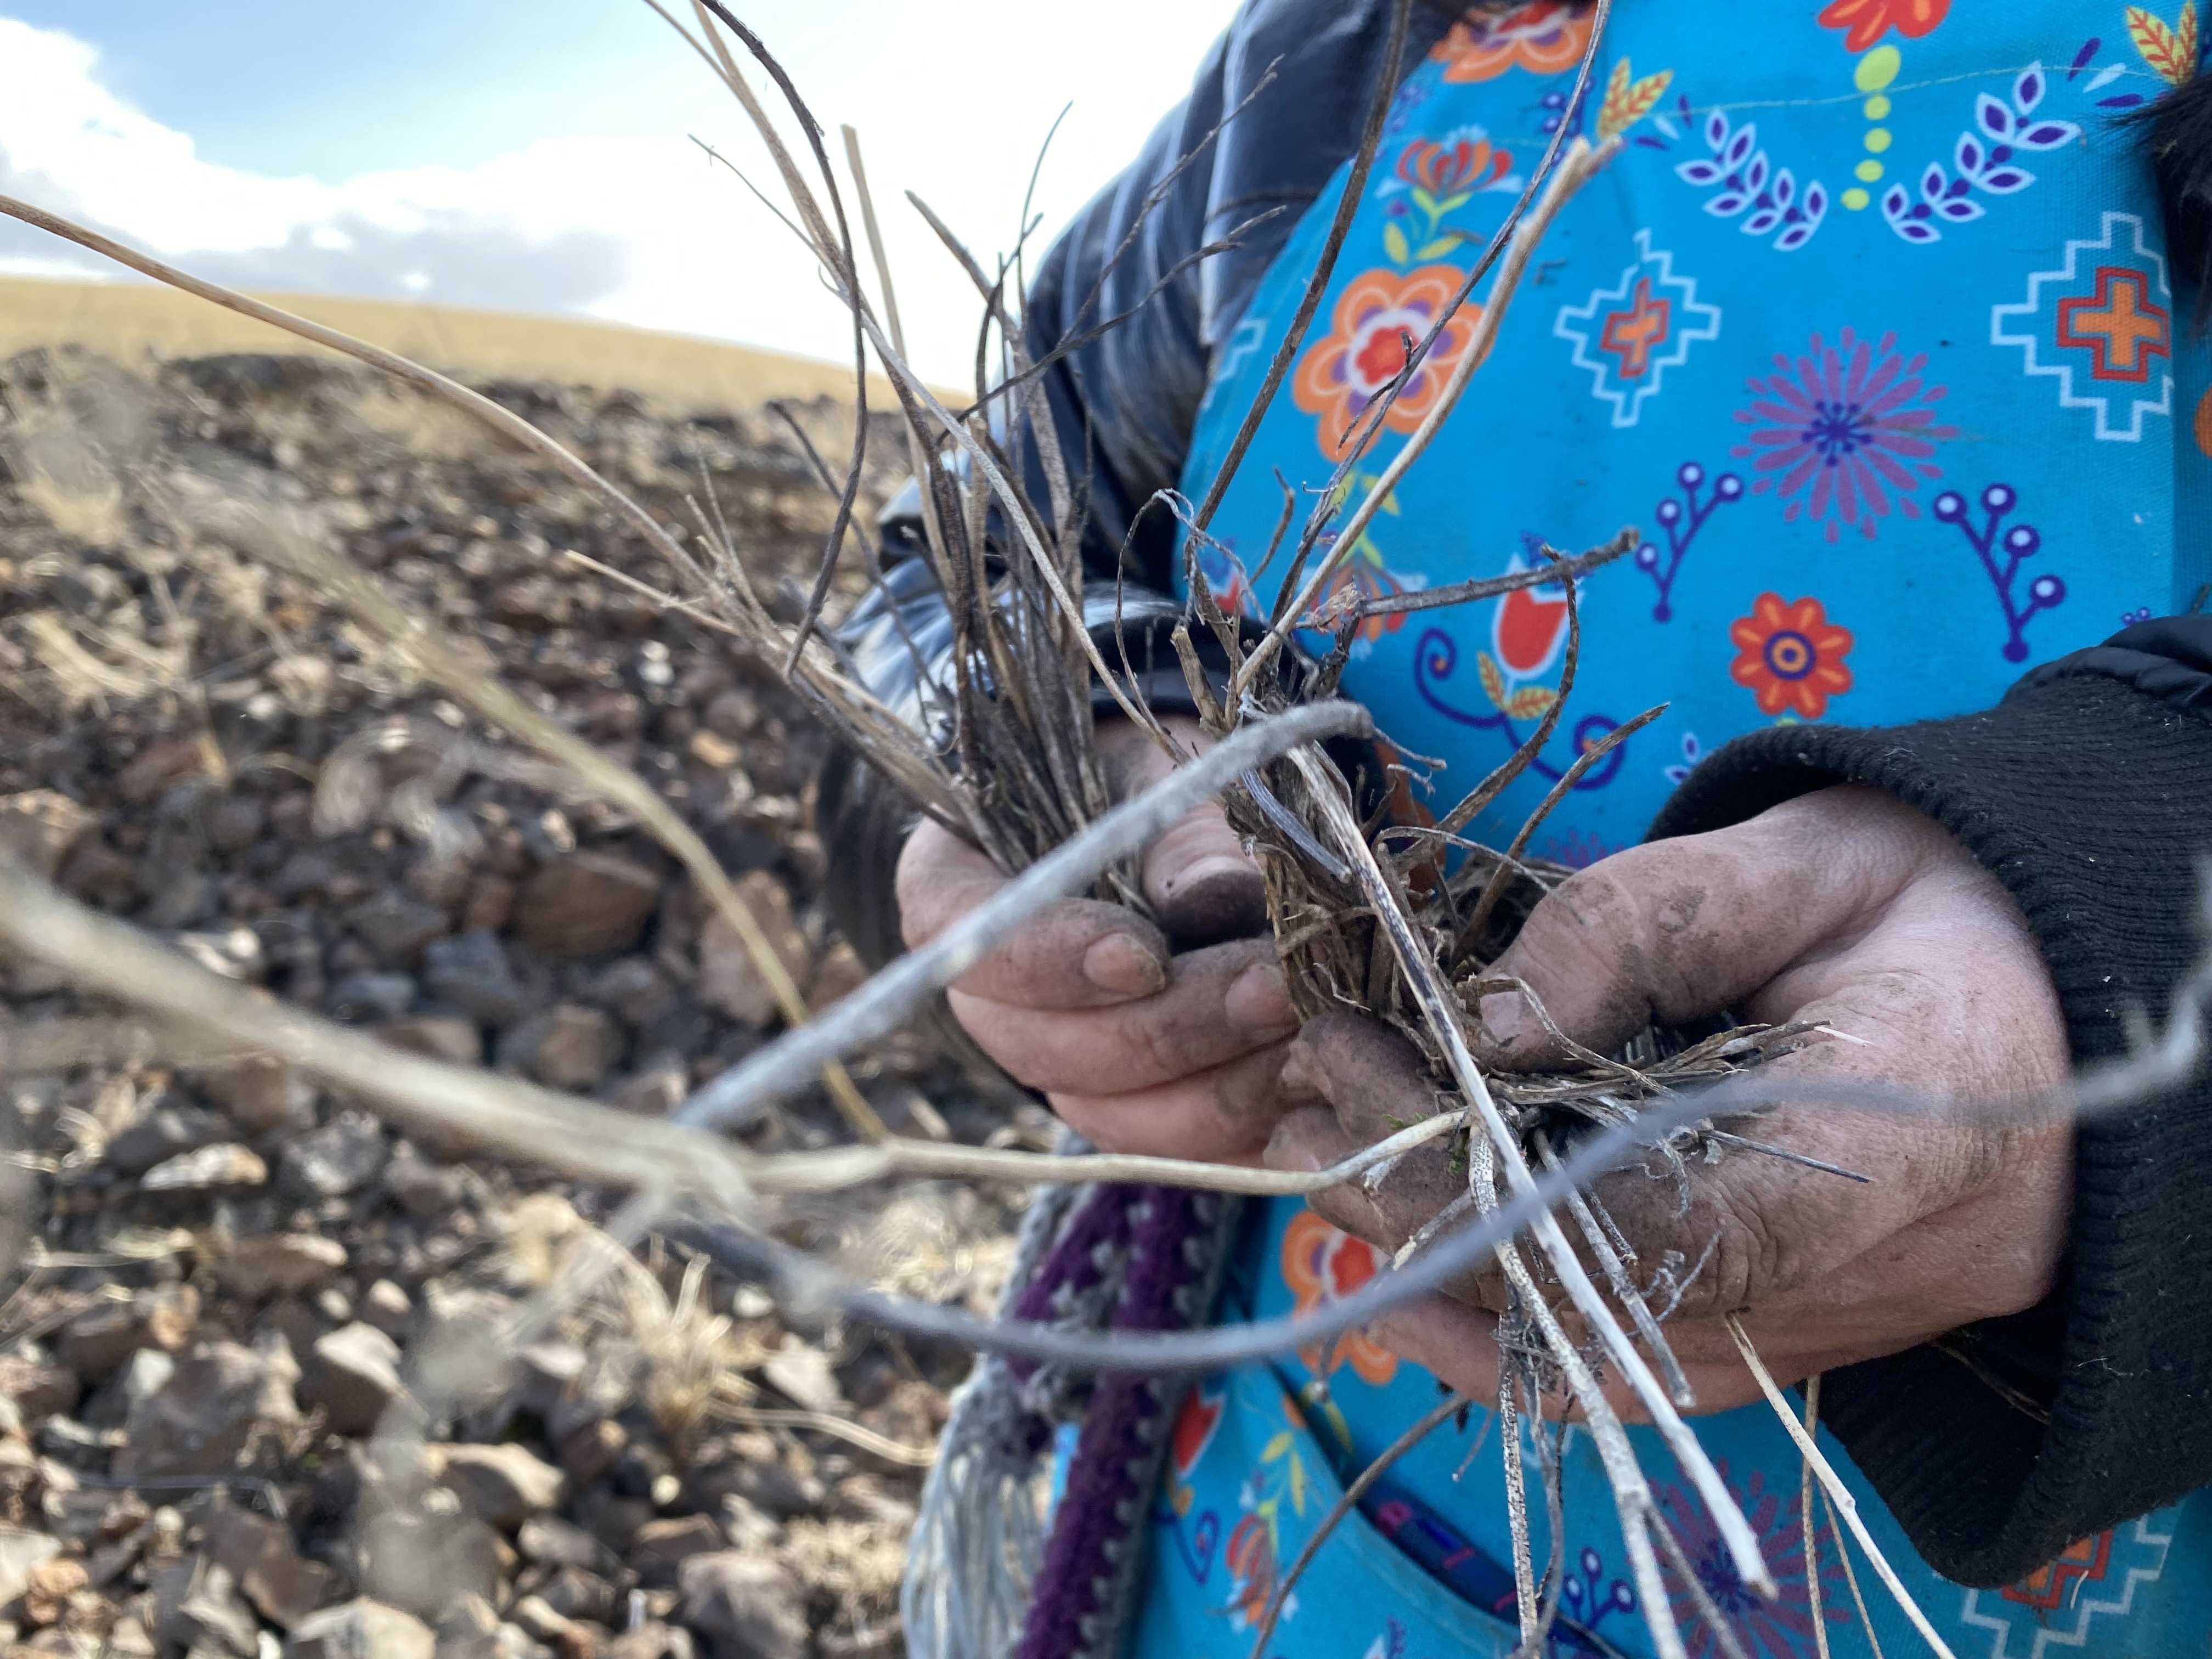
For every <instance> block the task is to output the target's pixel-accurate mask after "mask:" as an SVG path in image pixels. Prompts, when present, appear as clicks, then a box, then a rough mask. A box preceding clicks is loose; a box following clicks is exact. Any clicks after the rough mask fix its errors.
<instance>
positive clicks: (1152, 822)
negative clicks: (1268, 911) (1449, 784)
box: [678, 702, 1374, 1125]
mask: <svg viewBox="0 0 2212 1659" xmlns="http://www.w3.org/2000/svg"><path fill="white" fill-rule="evenodd" d="M1373 729H1374V728H1373V725H1372V722H1371V721H1370V719H1369V717H1368V714H1367V712H1366V711H1365V710H1364V709H1363V708H1359V707H1358V705H1357V704H1355V703H1346V702H1333V703H1316V704H1312V705H1310V706H1308V707H1306V708H1293V709H1291V710H1289V711H1287V712H1286V713H1284V714H1276V715H1273V716H1270V717H1268V718H1267V719H1265V720H1252V721H1248V722H1247V723H1246V724H1245V725H1244V726H1243V727H1242V728H1241V729H1240V730H1238V731H1237V732H1234V733H1233V734H1231V736H1230V737H1228V738H1225V739H1224V740H1223V741H1222V742H1220V743H1218V744H1215V745H1214V747H1212V749H1209V750H1206V753H1205V754H1204V755H1202V756H1200V757H1198V758H1197V759H1195V760H1193V761H1189V762H1188V763H1185V764H1183V765H1182V766H1179V767H1177V768H1176V769H1175V770H1174V771H1173V772H1170V774H1169V775H1167V776H1166V777H1164V778H1163V779H1162V780H1160V781H1159V782H1158V783H1157V784H1155V785H1153V786H1152V787H1151V788H1150V789H1147V790H1146V792H1145V793H1143V794H1141V795H1139V796H1137V797H1136V798H1135V799H1132V800H1127V801H1125V802H1123V803H1122V804H1121V805H1119V806H1116V807H1115V808H1114V809H1113V811H1109V812H1108V813H1106V814H1104V815H1103V817H1099V818H1098V819H1097V822H1095V823H1092V824H1091V827H1090V828H1089V829H1086V830H1085V831H1084V832H1083V833H1082V834H1081V835H1080V836H1077V837H1076V838H1075V839H1074V840H1073V841H1070V842H1066V843H1064V844H1063V845H1061V846H1060V848H1056V849H1055V850H1054V851H1053V852H1052V853H1050V854H1047V855H1046V856H1045V857H1043V858H1042V859H1040V860H1037V861H1036V863H1035V864H1032V865H1031V866H1030V867H1029V868H1028V869H1026V870H1024V872H1022V873H1021V874H1020V875H1018V876H1017V877H1015V878H1013V879H1012V881H1010V882H1008V883H1007V884H1006V886H1004V887H1002V888H1001V889H1000V890H999V891H998V892H997V893H996V894H995V895H994V896H992V897H991V898H990V899H988V900H987V901H986V902H984V903H982V904H980V905H978V906H977V907H976V908H975V909H973V910H971V911H969V913H968V915H965V916H963V918H962V919H961V921H960V922H959V924H958V925H957V927H951V928H948V929H947V930H946V931H945V933H940V934H939V935H938V937H937V938H936V939H933V940H931V941H930V942H929V943H928V944H927V945H924V946H922V947H921V949H920V950H918V951H909V952H908V953H907V954H906V955H905V956H903V957H900V958H899V959H898V960H897V961H896V962H895V963H891V965H890V967H888V968H886V969H884V970H883V971H882V972H881V973H879V974H878V975H876V976H875V977H874V978H872V979H871V980H870V981H868V982H867V983H866V985H864V986H862V987H860V989H858V990H857V991H854V993H853V994H851V995H849V996H848V997H846V998H844V999H843V1000H842V1001H840V1002H839V1003H838V1004H837V1006H836V1010H835V1015H834V1018H830V1019H824V1020H820V1021H817V1022H816V1023H815V1024H813V1025H811V1026H805V1027H801V1028H799V1029H797V1030H789V1031H786V1032H785V1033H784V1034H783V1035H782V1036H780V1037H778V1038H777V1039H776V1040H775V1042H772V1043H770V1044H769V1046H768V1047H766V1048H763V1049H762V1050H761V1051H760V1052H759V1053H758V1054H755V1055H753V1056H752V1057H751V1058H750V1060H745V1061H744V1063H743V1064H741V1065H739V1066H734V1067H732V1069H731V1070H729V1071H727V1072H725V1073H723V1074H722V1075H721V1076H720V1077H719V1078H716V1079H714V1081H713V1082H712V1083H709V1084H708V1085H706V1086H705V1087H704V1088H702V1089H701V1090H700V1091H698V1092H697V1093H696V1094H694V1095H693V1096H692V1097H691V1098H690V1100H688V1101H686V1102H685V1103H684V1107H683V1109H682V1111H681V1112H680V1113H679V1114H678V1116H679V1118H680V1119H681V1121H684V1122H687V1123H698V1124H704V1125H711V1124H715V1123H720V1122H723V1121H727V1120H728V1119H730V1118H731V1117H732V1116H733V1115H735V1114H736V1113H737V1112H738V1110H739V1109H741V1108H742V1107H744V1106H745V1105H746V1104H748V1103H750V1102H753V1101H757V1100H766V1099H773V1098H775V1097H776V1096H778V1095H780V1094H782V1093H784V1092H786V1091H789V1090H790V1089H792V1088H793V1087H794V1086H796V1085H798V1084H799V1082H801V1081H802V1080H804V1079H805V1078H807V1077H808V1076H811V1074H812V1073H813V1071H814V1070H815V1069H816V1067H817V1066H818V1065H819V1063H820V1056H822V1055H824V1054H836V1053H842V1052H843V1051H844V1048H846V1047H849V1046H850V1045H851V1044H853V1043H855V1042H868V1041H871V1040H872V1039H874V1038H876V1037H880V1036H888V1035H889V1034H890V1032H891V1031H892V1030H895V1029H896V1027H897V1025H898V1024H899V1023H900V1022H901V1021H902V1020H903V1019H905V1018H907V1017H908V1015H910V1014H911V1013H912V1012H914V1010H915V1008H916V1007H918V1006H920V1004H921V999H922V998H923V997H924V996H926V995H927V994H929V993H930V992H932V991H933V990H935V989H937V988H938V987H942V986H945V985H947V984H950V983H951V981H953V980H956V979H957V978H958V977H959V976H960V975H962V974H964V973H966V972H967V971H968V969H970V968H972V967H974V966H975V963H978V962H980V961H981V959H982V957H983V956H984V953H985V952H987V951H989V950H991V949H992V948H993V947H994V945H998V944H999V943H1000V941H1002V940H1003V939H1006V938H1007V937H1008V936H1009V935H1011V934H1012V933H1013V932H1014V931H1015V929H1017V928H1018V927H1020V926H1021V925H1022V924H1023V922H1024V921H1027V920H1028V919H1029V918H1030V916H1033V915H1036V912H1037V910H1038V909H1039V908H1041V907H1042V905H1044V904H1045V903H1048V902H1050V901H1051V900H1053V899H1055V898H1059V897H1060V896H1063V895H1066V894H1068V893H1072V892H1077V891H1080V890H1082V889H1083V888H1085V887H1086V886H1088V885H1089V884H1091V882H1092V881H1094V880H1096V879H1097V875H1098V872H1100V871H1101V870H1103V869H1104V868H1105V867H1106V866H1108V865H1109V864H1110V863H1112V862H1113V860H1115V859H1118V858H1121V857H1125V856H1127V854H1132V853H1133V852H1135V851H1136V850H1137V849H1139V848H1141V847H1143V846H1144V845H1145V844H1146V842H1149V841H1151V840H1152V837H1153V836H1156V835H1158V833H1159V832H1160V831H1161V830H1162V829H1165V828H1167V826H1168V825H1169V824H1170V823H1174V822H1175V821H1176V819H1177V818H1179V817H1182V815H1183V813H1185V812H1187V811H1189V810H1190V809H1191V808H1193V807H1194V806H1197V805H1200V804H1201V803H1202V802H1205V801H1207V800H1211V799H1213V797H1214V796H1216V795H1218V793H1220V792H1221V790H1222V788H1223V787H1225V785H1226V784H1227V783H1228V782H1229V781H1230V780H1231V779H1232V778H1234V777H1236V776H1237V775H1238V774H1239V773H1241V772H1244V771H1247V770H1249V769H1251V768H1253V767H1255V766H1259V765H1261V764H1263V763H1266V762H1267V761H1270V760H1273V759H1274V758H1275V757H1277V756H1279V755H1281V754H1283V753H1284V752H1285V751H1286V750H1290V749H1292V748H1294V747H1295V746H1297V745H1298V744H1306V743H1317V742H1319V741H1321V740H1322V738H1332V737H1344V736H1353V735H1364V734H1366V733H1367V732H1371V731H1372V730H1373Z"/></svg>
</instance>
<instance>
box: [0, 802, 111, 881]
mask: <svg viewBox="0 0 2212 1659" xmlns="http://www.w3.org/2000/svg"><path fill="white" fill-rule="evenodd" d="M92 821H93V815H92V814H91V813H90V812H89V811H86V810H85V809H84V808H83V807H82V806H80V805H77V804H76V802H75V801H73V800H71V799H70V798H69V797H68V796H67V795H64V794H63V793H61V792H60V791H59V790H58V789H27V790H24V791H22V792H21V793H19V794H14V795H0V854H7V855H12V856H14V857H15V858H16V859H17V860H21V862H22V863H24V864H26V865H27V866H30V868H31V870H32V871H33V872H34V873H35V874H38V875H40V876H43V877H45V878H46V879H47V880H48V881H52V879H53V878H54V876H55V874H56V872H58V871H59V870H60V869H61V867H62V860H64V859H65V858H67V857H68V856H69V855H70V851H71V849H73V848H75V847H76V844H77V842H78V840H79V839H80V838H81V837H82V836H83V834H84V832H85V831H86V830H87V829H90V828H91V827H92Z"/></svg>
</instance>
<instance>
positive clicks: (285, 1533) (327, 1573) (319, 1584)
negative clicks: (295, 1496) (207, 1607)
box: [205, 1504, 337, 1630]
mask: <svg viewBox="0 0 2212 1659" xmlns="http://www.w3.org/2000/svg"><path fill="white" fill-rule="evenodd" d="M205 1548H206V1550H207V1553H208V1558H209V1559H210V1560H212V1561H213V1562H214V1563H215V1564H216V1565H217V1566H219V1567H221V1568H222V1569H223V1570H224V1571H227V1572H228V1573H229V1574H230V1576H231V1577H232V1578H233V1579H234V1581H235V1582H236V1583H237V1585H238V1588H239V1589H240V1590H241V1591H242V1592H244V1594H245V1596H246V1600H247V1601H251V1602H252V1603H253V1605H254V1606H255V1607H258V1608H259V1609H260V1610H261V1614H262V1616H263V1617H264V1618H265V1619H267V1620H269V1622H270V1623H271V1624H273V1625H276V1626H280V1627H281V1628H283V1629H285V1630H291V1629H293V1628H295V1626H299V1625H300V1624H301V1623H303V1622H304V1621H305V1620H307V1616H308V1615H309V1614H310V1613H313V1612H314V1610H315V1609H316V1608H317V1607H320V1606H322V1604H323V1603H324V1602H325V1601H328V1600H329V1599H330V1593H331V1589H332V1587H333V1586H334V1585H335V1584H336V1583H337V1574H336V1573H334V1572H332V1571H331V1570H330V1569H329V1568H328V1567H325V1566H324V1565H321V1564H320V1563H319V1562H314V1561H308V1560H305V1559H302V1558H301V1555H300V1553H299V1550H298V1549H297V1548H296V1547H295V1546H294V1544H293V1542H292V1530H291V1528H289V1527H287V1526H286V1525H284V1524H283V1522H281V1521H272V1520H270V1519H269V1518H268V1517H267V1516H260V1515H256V1514H254V1513H253V1512H252V1510H245V1509H240V1508H239V1507H238V1506H237V1505H236V1504H223V1505H221V1506H220V1507H218V1508H217V1509H216V1510H214V1512H213V1513H212V1514H210V1516H208V1519H207V1522H206V1523H205Z"/></svg>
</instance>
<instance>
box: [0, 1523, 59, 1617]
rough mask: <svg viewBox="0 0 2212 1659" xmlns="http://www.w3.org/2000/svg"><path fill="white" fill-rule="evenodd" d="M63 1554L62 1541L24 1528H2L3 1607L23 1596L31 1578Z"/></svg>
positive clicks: (0, 1600) (0, 1578)
mask: <svg viewBox="0 0 2212 1659" xmlns="http://www.w3.org/2000/svg"><path fill="white" fill-rule="evenodd" d="M60 1553H62V1541H61V1540H60V1539H58V1538H53V1537H49V1536H48V1535H47V1534H45V1533H42V1532H26V1531H25V1530H23V1528H21V1527H0V1607H5V1606H6V1605H7V1604H8V1603H9V1602H10V1601H14V1600H15V1598H16V1597H17V1596H19V1595H21V1594H22V1593H23V1592H24V1590H25V1589H27V1588H28V1587H29V1585H30V1583H31V1575H32V1574H33V1572H35V1571H38V1570H39V1568H40V1567H42V1566H44V1565H46V1563H47V1562H49V1561H51V1560H52V1559H54V1557H56V1556H57V1555H59V1554H60Z"/></svg>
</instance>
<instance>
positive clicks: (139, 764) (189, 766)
mask: <svg viewBox="0 0 2212 1659" xmlns="http://www.w3.org/2000/svg"><path fill="white" fill-rule="evenodd" d="M207 761H208V754H207V746H206V745H205V744H203V743H202V742H201V741H200V739H199V738H197V737H191V738H167V739H165V740H164V741H162V742H161V743H155V744H148V745H147V747H146V748H145V749H143V750H140V751H139V755H138V758H137V759H136V760H134V761H132V762H131V764H130V765H128V766H126V767H125V768H124V769H123V772H122V775H120V776H119V777H118V778H117V779H116V780H115V793H117V794H118V795H120V796H122V797H123V799H125V801H127V802H129V803H130V804H131V805H133V806H146V805H151V804H152V803H153V802H155V801H156V800H158V799H161V796H162V795H164V794H166V793H167V792H168V789H169V787H170V786H171V785H172V784H174V783H177V782H179V781H182V780H184V779H185V778H191V777H197V776H198V775H200V773H201V771H202V770H203V769H204V768H205V767H206V765H207Z"/></svg>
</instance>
